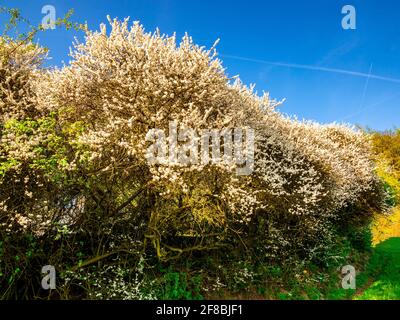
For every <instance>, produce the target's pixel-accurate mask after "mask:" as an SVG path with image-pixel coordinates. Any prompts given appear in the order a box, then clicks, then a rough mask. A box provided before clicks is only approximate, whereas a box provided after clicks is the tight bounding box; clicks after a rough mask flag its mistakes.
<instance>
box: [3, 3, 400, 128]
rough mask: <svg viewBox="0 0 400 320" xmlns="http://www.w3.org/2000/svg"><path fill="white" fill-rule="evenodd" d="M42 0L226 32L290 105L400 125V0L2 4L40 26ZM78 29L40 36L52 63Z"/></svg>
mask: <svg viewBox="0 0 400 320" xmlns="http://www.w3.org/2000/svg"><path fill="white" fill-rule="evenodd" d="M346 4H350V5H353V6H354V7H355V9H356V23H357V24H356V30H343V28H342V26H341V20H342V18H343V16H344V15H343V14H342V13H341V9H342V7H343V6H344V5H346ZM44 5H53V6H54V7H55V8H56V10H57V11H56V13H57V17H61V16H63V15H64V14H65V13H66V12H67V10H68V9H70V8H73V9H74V10H75V13H74V16H73V20H75V21H80V22H83V21H87V22H88V24H89V27H90V28H91V29H97V28H98V26H99V24H100V23H101V22H105V21H106V16H107V15H110V16H111V17H119V18H124V17H127V16H130V17H131V20H132V21H135V20H139V21H141V23H142V24H143V25H144V27H145V28H146V30H148V31H153V30H154V29H155V28H156V27H159V28H160V30H161V32H162V33H167V34H172V33H173V32H177V35H178V36H182V35H183V34H184V32H186V31H187V32H188V33H189V34H190V35H191V36H192V37H193V38H194V41H195V42H196V43H198V44H201V45H205V46H211V45H212V44H213V43H214V41H215V40H216V39H218V38H220V39H221V41H220V43H219V45H218V47H217V48H218V52H219V54H220V58H221V59H222V60H223V62H224V66H225V67H226V68H227V72H228V74H229V75H237V74H238V75H240V77H241V79H242V80H243V81H244V82H245V83H246V84H250V83H255V84H256V89H257V90H258V91H259V92H262V91H263V90H264V91H268V92H270V95H271V97H273V98H276V99H278V100H280V99H283V98H286V101H285V103H284V105H283V106H282V107H280V110H281V111H282V112H284V113H287V114H290V115H297V116H298V117H299V118H306V119H312V120H316V121H319V122H323V123H328V122H334V121H336V122H349V123H354V124H360V125H362V126H368V127H370V128H373V129H377V130H384V129H390V128H393V127H394V126H397V127H399V126H400V109H399V108H400V59H399V57H400V1H397V0H362V1H361V0H347V1H341V0H324V1H321V0H304V1H298V0H279V1H272V0H260V1H251V0H249V1H238V0H236V1H225V0H221V1H218V0H213V1H210V0H202V1H200V0H191V1H188V0H186V1H178V0H176V1H167V0H146V1H145V0H131V1H128V0H113V1H106V0H85V1H83V0H68V1H66V0H64V1H61V0H54V1H50V0H29V1H27V0H14V1H13V0H9V1H2V0H0V6H8V7H18V8H20V9H22V13H23V15H24V16H25V17H27V18H28V19H29V20H30V21H31V22H32V23H34V24H39V23H40V21H41V20H42V18H43V16H44V15H43V14H41V8H42V7H43V6H44ZM3 25H4V16H0V26H3ZM74 36H76V34H75V33H74V32H71V31H68V32H66V31H64V30H61V29H56V30H52V31H47V32H45V33H43V34H41V35H40V39H39V41H40V43H41V44H42V45H44V46H47V47H48V48H49V49H50V56H51V57H52V60H50V61H49V62H48V65H57V66H61V65H62V61H65V62H68V60H69V57H68V52H69V47H70V46H71V43H72V40H73V37H74ZM78 36H79V35H78ZM338 70H343V71H338ZM348 71H349V72H348ZM368 74H371V75H372V76H371V77H368Z"/></svg>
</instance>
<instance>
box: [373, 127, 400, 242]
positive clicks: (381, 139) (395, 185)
mask: <svg viewBox="0 0 400 320" xmlns="http://www.w3.org/2000/svg"><path fill="white" fill-rule="evenodd" d="M371 140H372V145H373V152H374V157H375V162H376V172H377V174H378V176H379V177H380V178H381V179H382V180H383V181H384V184H385V189H386V192H387V196H386V197H387V201H386V202H387V204H388V205H389V206H392V207H393V206H395V207H394V208H392V209H390V210H389V213H388V214H386V215H377V216H376V218H375V221H374V225H373V229H372V230H373V242H374V244H377V243H379V242H381V241H384V240H385V239H388V238H390V237H399V236H400V130H397V131H388V132H384V133H379V132H375V133H373V134H372V136H371Z"/></svg>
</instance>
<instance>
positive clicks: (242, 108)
mask: <svg viewBox="0 0 400 320" xmlns="http://www.w3.org/2000/svg"><path fill="white" fill-rule="evenodd" d="M109 22H110V25H111V29H110V30H107V27H106V25H101V27H100V30H99V31H87V34H86V38H85V41H84V42H83V43H75V44H74V48H73V50H71V58H72V60H71V62H70V64H69V65H66V66H64V67H63V68H61V69H50V70H45V69H41V68H40V63H41V61H42V60H43V59H44V58H45V51H44V50H43V49H41V48H39V47H38V46H36V45H33V44H24V45H19V46H18V47H17V49H16V50H14V49H11V48H13V45H12V44H11V43H9V42H7V41H2V42H0V47H1V52H2V57H1V61H0V80H1V83H0V96H1V101H0V116H1V117H0V121H1V123H0V139H1V140H0V142H1V144H0V213H1V218H0V223H1V228H2V229H1V232H2V233H7V234H11V233H18V232H22V233H23V232H31V233H33V234H35V235H36V236H38V237H53V236H54V234H57V236H56V239H60V238H63V237H68V236H74V237H89V238H90V239H91V240H90V241H91V250H92V252H95V253H97V254H99V253H103V254H104V253H105V252H106V251H107V250H115V251H117V252H129V250H130V242H129V241H127V240H124V239H123V238H122V240H121V238H119V235H121V234H129V238H130V239H131V240H132V239H133V240H134V241H138V242H139V243H141V246H142V250H143V251H146V250H148V249H149V248H153V249H154V250H155V252H156V254H157V256H158V258H159V259H161V260H167V259H171V258H176V257H179V256H181V255H184V254H185V253H187V252H193V251H202V250H211V249H214V250H218V249H220V248H223V247H226V246H232V245H234V246H243V247H244V248H249V247H250V248H251V249H252V250H255V251H256V252H257V254H258V255H260V256H264V257H267V258H271V259H272V258H273V259H284V258H288V257H291V256H294V255H295V256H298V257H301V258H307V259H314V258H315V257H318V256H319V255H320V254H321V252H322V253H323V252H324V250H325V249H326V248H327V247H328V246H329V245H330V244H331V243H332V241H334V237H335V232H337V229H338V228H340V226H342V225H343V223H345V224H346V223H347V224H350V225H352V224H354V225H357V224H360V223H361V224H362V223H365V221H366V219H368V217H369V216H370V213H371V210H372V209H373V208H374V207H379V206H380V205H381V200H382V195H381V188H380V183H379V180H378V179H377V177H376V175H375V173H374V165H373V163H372V159H371V152H370V143H369V140H368V138H367V137H366V135H365V134H364V133H362V132H360V131H358V130H356V129H355V128H352V127H350V126H347V125H341V124H330V125H321V124H318V123H315V122H309V121H299V120H297V119H294V118H290V117H288V116H285V115H283V114H281V113H280V112H279V111H278V110H277V106H278V105H279V104H280V102H276V101H274V100H271V99H270V97H269V95H268V94H263V95H262V96H259V95H257V93H256V92H255V91H254V88H253V87H250V88H249V87H246V86H245V85H244V84H242V83H241V82H240V80H239V79H237V78H229V77H228V76H227V74H226V72H225V70H224V68H223V66H222V63H221V61H220V60H219V59H218V58H217V54H216V51H215V48H214V47H212V48H211V49H209V50H206V49H205V48H203V47H199V46H197V45H195V44H194V43H193V41H192V39H191V38H190V37H189V36H188V35H185V36H184V37H183V39H182V41H181V42H180V44H177V41H176V37H175V35H173V36H166V35H162V34H160V32H159V31H156V32H154V33H147V32H145V31H144V29H143V27H142V26H141V25H140V24H139V23H134V24H133V25H132V26H131V27H130V26H129V23H128V20H124V21H118V20H109ZM170 121H177V122H178V123H179V124H180V125H182V126H186V127H189V128H193V129H194V130H202V129H220V130H221V129H224V128H233V127H239V128H252V129H253V130H254V132H255V154H254V159H255V165H254V171H253V172H252V173H251V174H250V175H247V176H237V175H236V174H235V170H233V169H234V168H232V166H231V165H228V164H224V163H218V164H213V163H211V164H190V165H187V166H176V165H168V163H165V164H151V163H149V162H148V161H146V149H147V147H148V143H147V142H146V134H147V133H148V132H149V130H151V129H154V128H158V129H162V130H165V131H168V125H169V123H170ZM363 221H364V222H363ZM59 230H68V232H64V233H63V235H62V236H60V235H59ZM113 239H114V240H115V239H119V240H118V241H116V242H117V243H115V241H114V240H113ZM111 243H112V246H111V245H110V244H111ZM121 281H122V280H121Z"/></svg>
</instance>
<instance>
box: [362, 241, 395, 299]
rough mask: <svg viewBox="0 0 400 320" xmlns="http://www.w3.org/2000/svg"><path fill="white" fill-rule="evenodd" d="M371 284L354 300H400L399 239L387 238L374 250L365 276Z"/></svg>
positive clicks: (363, 275)
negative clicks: (370, 280)
mask: <svg viewBox="0 0 400 320" xmlns="http://www.w3.org/2000/svg"><path fill="white" fill-rule="evenodd" d="M365 275H367V276H368V277H369V278H370V279H373V281H374V282H373V283H372V284H371V285H370V286H369V287H368V288H367V289H366V290H365V291H364V292H363V293H362V294H360V295H358V296H357V297H356V298H355V299H358V300H389V299H390V300H399V299H400V237H399V238H389V239H387V240H385V241H383V242H381V243H380V244H378V245H377V246H376V247H375V249H374V254H373V256H372V257H371V260H370V262H369V263H368V266H367V269H366V271H365V274H361V275H360V277H363V278H365Z"/></svg>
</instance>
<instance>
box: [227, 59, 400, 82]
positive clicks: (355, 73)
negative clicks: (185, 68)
mask: <svg viewBox="0 0 400 320" xmlns="http://www.w3.org/2000/svg"><path fill="white" fill-rule="evenodd" d="M220 56H221V57H223V58H230V59H236V60H243V61H249V62H256V63H263V64H268V65H272V66H278V67H287V68H296V69H305V70H314V71H323V72H331V73H339V74H345V75H349V76H356V77H363V78H368V79H376V80H382V81H388V82H394V83H400V79H396V78H390V77H383V76H378V75H374V74H370V73H364V72H358V71H351V70H344V69H335V68H326V67H318V66H312V65H306V64H297V63H285V62H273V61H267V60H260V59H252V58H246V57H239V56H232V55H228V54H220Z"/></svg>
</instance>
